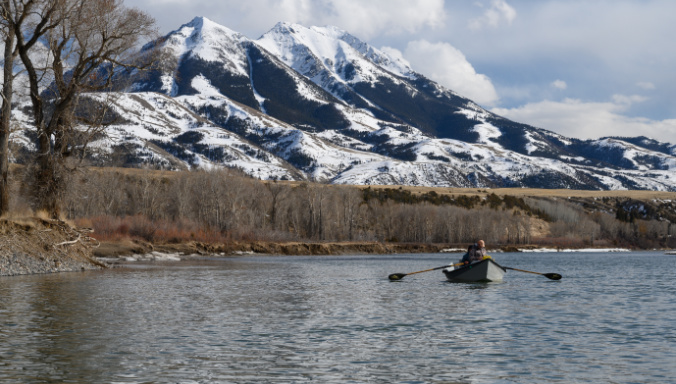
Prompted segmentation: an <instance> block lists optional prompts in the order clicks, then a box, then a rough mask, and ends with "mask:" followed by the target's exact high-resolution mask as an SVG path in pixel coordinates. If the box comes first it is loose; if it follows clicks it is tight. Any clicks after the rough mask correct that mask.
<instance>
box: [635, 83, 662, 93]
mask: <svg viewBox="0 0 676 384" xmlns="http://www.w3.org/2000/svg"><path fill="white" fill-rule="evenodd" d="M636 86H637V87H639V88H642V89H645V90H646V91H652V90H653V89H656V88H657V87H655V84H653V83H651V82H649V81H639V82H638V83H636Z"/></svg>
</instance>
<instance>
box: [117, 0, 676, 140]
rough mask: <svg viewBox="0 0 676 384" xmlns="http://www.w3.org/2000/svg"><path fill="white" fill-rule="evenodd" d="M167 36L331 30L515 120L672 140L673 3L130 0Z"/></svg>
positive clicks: (582, 132)
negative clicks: (201, 25) (218, 29)
mask: <svg viewBox="0 0 676 384" xmlns="http://www.w3.org/2000/svg"><path fill="white" fill-rule="evenodd" d="M125 4H126V5H127V6H133V7H137V8H140V9H142V10H144V11H146V12H148V13H149V14H151V15H152V16H153V17H155V19H156V21H157V23H158V27H159V31H160V33H162V34H166V33H169V32H170V31H172V30H175V29H178V28H179V27H180V26H181V25H182V24H185V23H187V22H189V21H190V20H192V19H193V18H194V17H195V16H205V17H207V18H209V19H211V20H212V21H215V22H217V23H219V24H221V25H224V26H226V27H228V28H230V29H232V30H235V31H237V32H240V33H242V34H243V35H245V36H247V37H249V38H251V39H257V38H258V37H260V36H261V35H262V34H264V33H265V32H267V31H268V30H270V29H271V28H272V27H273V26H274V25H275V24H276V23H277V22H280V21H286V22H294V23H300V24H302V25H304V26H306V27H310V26H326V25H333V26H336V27H339V28H341V29H343V30H345V31H348V32H349V33H351V34H352V35H354V36H356V37H358V38H360V39H361V40H363V41H365V42H367V43H369V44H370V45H372V46H373V47H375V48H378V49H382V50H384V51H387V52H389V53H391V54H395V55H401V56H402V57H403V58H404V59H406V60H407V61H408V62H409V63H410V64H411V66H412V68H413V69H414V70H415V71H416V72H419V73H421V74H423V75H425V76H426V77H428V78H431V79H433V80H435V81H437V82H439V83H440V84H442V85H444V86H446V87H447V88H449V89H451V90H453V91H455V92H457V93H459V94H460V95H462V96H465V97H468V98H470V99H472V100H474V101H475V102H477V103H478V104H479V105H481V106H482V107H484V108H486V109H488V110H490V111H492V112H495V113H497V114H499V115H501V116H504V117H506V118H508V119H511V120H514V121H517V122H520V123H526V124H530V125H533V126H536V127H540V128H544V129H547V130H550V131H554V132H557V133H560V134H562V135H564V136H567V137H575V138H581V139H596V138H600V137H604V136H629V137H634V136H647V137H650V138H653V139H656V140H659V141H663V142H669V143H672V144H676V42H674V37H676V22H674V18H673V15H676V1H673V0H612V1H611V0H594V1H587V0H126V1H125Z"/></svg>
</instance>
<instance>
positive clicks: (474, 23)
mask: <svg viewBox="0 0 676 384" xmlns="http://www.w3.org/2000/svg"><path fill="white" fill-rule="evenodd" d="M479 5H481V4H480V3H479ZM481 6H483V5H481ZM514 19H516V10H515V9H514V8H513V7H512V6H511V5H509V4H507V2H506V1H505V0H492V1H491V6H490V8H488V9H486V11H485V12H484V14H483V15H481V17H477V18H474V19H471V20H470V21H469V23H468V27H469V28H470V29H471V30H475V31H476V30H480V29H483V28H484V27H491V28H497V27H499V26H500V24H502V22H503V21H504V22H506V23H507V24H508V25H511V24H512V21H514Z"/></svg>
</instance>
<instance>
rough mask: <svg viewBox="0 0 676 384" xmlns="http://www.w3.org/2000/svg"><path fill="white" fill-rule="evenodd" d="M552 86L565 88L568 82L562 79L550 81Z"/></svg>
mask: <svg viewBox="0 0 676 384" xmlns="http://www.w3.org/2000/svg"><path fill="white" fill-rule="evenodd" d="M552 87H554V88H556V89H566V88H568V84H566V82H565V81H563V80H554V81H552Z"/></svg>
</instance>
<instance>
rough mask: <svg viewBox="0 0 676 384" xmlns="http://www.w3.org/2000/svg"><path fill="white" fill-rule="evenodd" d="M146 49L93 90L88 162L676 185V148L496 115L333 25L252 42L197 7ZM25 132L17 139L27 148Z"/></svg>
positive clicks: (438, 181)
mask: <svg viewBox="0 0 676 384" xmlns="http://www.w3.org/2000/svg"><path fill="white" fill-rule="evenodd" d="M151 48H157V49H159V50H160V51H161V55H160V56H161V60H160V65H159V66H158V69H157V70H156V71H153V72H152V73H150V74H147V75H146V76H139V77H138V78H135V79H132V80H133V84H132V85H131V86H130V87H129V88H128V89H125V90H121V91H120V92H116V93H111V94H94V95H90V97H91V98H93V99H95V100H98V101H99V102H104V101H105V102H106V103H108V104H110V105H111V106H112V109H113V111H114V113H115V116H116V119H115V123H114V124H112V125H111V126H110V127H108V129H107V135H102V136H100V137H99V138H98V139H97V141H96V142H95V143H93V144H94V145H93V147H94V148H95V149H96V150H95V153H94V154H93V155H92V156H91V159H90V160H91V161H92V162H94V163H95V164H97V165H106V164H114V165H127V166H138V165H141V164H151V165H153V166H157V167H163V168H169V169H180V168H209V167H214V166H227V167H237V168H240V169H242V170H243V171H244V172H246V173H248V174H250V175H252V176H254V177H258V178H262V179H293V180H303V179H308V180H316V181H320V182H331V183H350V184H405V185H425V186H447V187H457V186H460V187H517V186H522V187H539V188H576V189H654V190H676V173H675V172H674V170H676V146H675V145H672V144H668V143H660V142H657V141H654V140H650V139H647V138H642V137H637V138H605V139H601V140H587V141H583V140H577V139H570V138H566V137H563V136H561V135H558V134H555V133H553V132H550V131H547V130H545V129H540V128H535V127H531V126H528V125H525V124H519V123H516V122H513V121H510V120H507V119H504V118H502V117H500V116H497V115H495V114H493V113H491V112H489V111H486V110H485V109H483V108H481V107H480V106H478V105H477V104H475V103H474V102H472V101H471V100H469V99H467V98H464V97H462V96H461V95H458V94H456V93H454V92H453V91H451V90H448V89H445V88H443V87H442V86H440V85H439V84H437V83H435V82H433V81H431V80H429V79H427V78H426V77H425V76H424V75H422V74H419V73H416V72H415V71H414V69H412V68H411V67H410V65H409V64H408V63H406V62H405V61H404V60H402V59H401V58H398V57H393V56H391V55H389V54H388V53H387V52H384V51H380V50H378V49H376V48H374V47H371V46H370V45H368V44H367V43H365V42H363V41H361V40H359V39H358V38H356V37H354V36H352V35H350V34H349V33H347V32H345V31H341V30H339V29H337V28H334V27H324V28H318V27H312V28H306V27H304V26H301V25H298V24H288V23H279V24H277V25H276V26H275V27H274V28H273V29H271V30H270V31H269V32H267V33H266V34H264V35H263V36H262V37H261V38H260V39H258V40H255V41H254V40H251V39H248V38H247V37H245V36H243V35H241V34H239V33H237V32H234V31H232V30H230V29H228V28H226V27H224V26H221V25H218V24H216V23H214V22H212V21H210V20H208V19H206V18H202V17H198V18H195V19H194V20H192V21H191V22H189V23H187V24H185V25H183V26H181V27H180V28H179V29H177V30H176V31H173V32H171V33H169V34H168V35H167V36H165V37H163V38H161V39H159V40H157V41H155V42H153V43H152V44H150V45H148V46H146V47H145V48H144V49H151ZM17 110H22V108H21V107H20V106H19V107H18V108H17ZM18 116H19V117H18V120H19V121H22V122H23V124H25V125H26V126H28V120H27V119H28V118H27V117H26V116H25V115H20V114H19V115H18ZM30 137H31V136H30V130H26V131H25V132H24V133H22V132H18V133H17V135H16V136H15V139H16V142H17V143H20V142H21V143H23V146H24V147H30V141H31V139H30Z"/></svg>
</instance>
